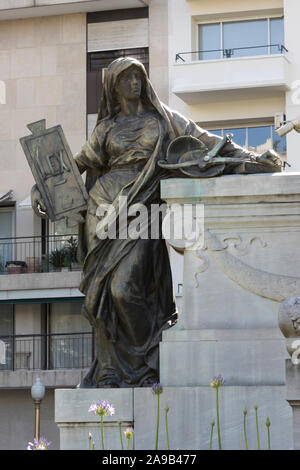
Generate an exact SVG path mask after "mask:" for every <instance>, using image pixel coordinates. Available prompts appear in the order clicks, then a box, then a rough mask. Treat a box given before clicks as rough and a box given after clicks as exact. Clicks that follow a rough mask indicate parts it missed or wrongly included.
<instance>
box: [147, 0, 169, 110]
mask: <svg viewBox="0 0 300 470" xmlns="http://www.w3.org/2000/svg"><path fill="white" fill-rule="evenodd" d="M168 17H169V14H168V0H151V2H150V3H149V71H150V73H149V75H150V80H151V82H152V84H153V86H154V89H155V91H156V93H157V94H158V96H159V98H160V100H161V101H163V102H164V103H166V104H168V102H169V67H168Z"/></svg>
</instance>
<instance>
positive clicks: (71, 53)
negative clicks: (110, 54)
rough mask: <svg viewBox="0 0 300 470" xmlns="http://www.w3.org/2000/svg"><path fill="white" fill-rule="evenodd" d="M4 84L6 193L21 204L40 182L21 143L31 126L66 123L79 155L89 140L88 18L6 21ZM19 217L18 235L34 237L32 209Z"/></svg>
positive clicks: (1, 27) (1, 59)
mask: <svg viewBox="0 0 300 470" xmlns="http://www.w3.org/2000/svg"><path fill="white" fill-rule="evenodd" d="M0 80H2V81H4V83H5V85H6V104H0V122H1V126H0V171H1V178H0V192H1V191H6V190H8V189H13V190H14V192H15V195H16V200H17V201H18V202H20V201H22V200H23V199H25V198H26V197H27V196H28V195H29V194H30V189H31V186H32V184H33V183H34V181H33V177H32V174H31V171H30V169H29V166H28V163H27V160H26V158H25V155H24V153H23V150H22V148H21V146H20V143H19V139H20V137H22V136H24V135H26V134H29V131H28V129H27V128H26V125H27V124H28V123H30V122H33V121H37V120H39V119H43V118H46V122H47V127H51V126H55V125H57V124H61V125H62V127H63V129H64V132H65V134H66V137H67V140H68V142H69V144H70V147H71V149H72V151H73V152H76V151H78V150H79V149H80V147H81V145H82V144H83V143H84V141H85V137H86V15H85V14H74V15H63V16H52V17H51V16H50V17H43V18H31V19H23V20H16V21H5V22H0ZM16 217H17V221H16V228H17V232H16V233H17V235H23V236H24V235H30V234H31V233H28V230H30V227H31V226H32V224H33V215H32V211H31V210H26V211H24V210H23V211H21V210H18V209H17V214H16ZM23 228H24V230H23ZM31 230H33V229H31Z"/></svg>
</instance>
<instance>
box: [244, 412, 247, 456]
mask: <svg viewBox="0 0 300 470" xmlns="http://www.w3.org/2000/svg"><path fill="white" fill-rule="evenodd" d="M244 438H245V447H246V450H248V443H247V433H246V415H245V414H244Z"/></svg>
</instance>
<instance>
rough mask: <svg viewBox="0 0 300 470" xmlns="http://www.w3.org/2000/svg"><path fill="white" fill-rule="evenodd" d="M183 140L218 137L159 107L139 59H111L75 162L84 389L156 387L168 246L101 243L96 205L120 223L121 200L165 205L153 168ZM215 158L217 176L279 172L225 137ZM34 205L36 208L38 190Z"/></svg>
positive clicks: (166, 317)
mask: <svg viewBox="0 0 300 470" xmlns="http://www.w3.org/2000/svg"><path fill="white" fill-rule="evenodd" d="M184 136H185V137H188V136H191V137H192V138H194V139H197V141H199V143H200V144H201V145H202V146H204V147H205V148H206V149H207V150H208V151H209V150H211V149H213V148H214V147H215V146H216V145H217V144H218V143H220V140H221V139H220V137H218V136H216V135H213V134H210V133H209V132H207V131H205V130H203V129H201V128H200V127H198V126H197V125H196V124H195V123H194V122H192V121H190V120H188V119H186V118H185V117H183V116H182V115H180V114H179V113H177V112H174V111H172V110H170V109H169V108H168V107H167V106H165V105H164V104H162V103H161V102H160V100H159V99H158V97H157V95H156V93H155V91H154V90H153V88H152V86H151V83H150V81H149V79H148V77H147V74H146V71H145V69H144V66H143V65H142V64H141V63H140V62H139V61H137V60H135V59H132V58H121V59H117V60H115V61H114V62H112V63H111V64H110V66H109V67H108V69H107V73H106V76H105V80H104V85H103V94H102V99H101V104H100V111H99V115H98V120H97V124H96V127H95V129H94V131H93V132H92V135H91V137H90V138H89V140H88V141H87V142H86V144H85V145H84V146H83V148H82V149H81V151H80V152H79V153H77V154H76V155H75V157H74V158H75V161H76V163H77V165H78V168H79V170H80V172H81V173H83V172H85V171H86V172H87V175H86V186H87V189H88V191H89V201H88V207H87V211H86V214H85V223H84V224H81V225H80V227H79V233H80V237H79V240H80V251H81V255H82V259H83V278H82V282H81V285H80V290H81V291H82V292H83V293H84V294H85V303H84V306H83V314H84V315H85V317H86V318H88V320H89V322H90V323H91V325H92V326H93V328H94V331H95V338H96V358H95V360H94V362H93V364H92V366H91V368H90V370H89V372H88V374H87V375H86V376H85V378H84V380H83V382H82V384H81V387H99V388H100V387H140V386H150V385H151V384H153V383H154V382H157V381H159V357H158V349H159V342H160V340H161V334H162V331H163V330H164V329H166V328H168V327H170V326H172V325H174V323H175V322H176V319H177V312H176V306H175V302H174V297H173V289H172V276H171V270H170V263H169V256H168V251H167V247H166V244H165V240H164V239H163V237H162V236H160V237H159V238H157V239H151V238H148V239H142V238H137V239H133V238H130V237H127V238H126V237H121V236H118V233H117V236H116V238H115V239H110V238H106V239H101V238H99V236H98V235H99V234H98V233H96V230H97V226H98V224H99V221H100V219H101V216H99V215H98V213H97V208H98V207H99V206H101V205H103V204H111V205H113V207H114V208H115V212H114V214H115V215H114V218H115V220H114V222H118V221H119V218H120V212H119V211H120V201H121V198H122V197H125V196H126V198H127V199H126V200H127V205H128V207H129V206H131V205H133V204H135V203H141V204H144V205H145V206H146V207H150V205H151V204H159V203H161V200H160V180H161V179H163V178H168V177H171V176H172V175H173V173H170V171H169V170H168V169H167V167H166V166H165V167H164V165H159V164H158V163H159V162H162V161H165V159H166V154H167V150H168V148H169V145H170V143H171V142H172V141H174V139H176V138H179V137H184ZM219 155H220V156H221V158H223V159H224V158H225V159H226V158H228V163H230V165H227V166H226V165H225V164H223V163H222V165H223V167H222V170H220V171H219V174H220V172H221V173H226V172H227V173H228V172H229V171H230V172H232V171H234V170H233V169H234V168H236V167H237V166H240V164H241V163H242V162H244V161H247V162H252V163H253V164H254V165H255V164H256V163H257V162H258V163H259V164H260V168H261V166H262V165H264V166H265V168H266V171H278V168H279V160H278V157H277V156H276V155H275V154H274V153H272V152H266V153H265V154H263V155H260V156H259V155H256V154H253V153H251V152H249V151H247V150H245V149H243V148H241V147H239V146H237V145H235V144H234V143H232V142H230V141H228V142H225V144H224V145H222V148H221V149H220V152H219ZM230 159H231V160H230ZM228 168H229V169H228ZM260 171H261V170H259V169H258V172H260ZM252 172H253V170H252ZM181 176H182V175H181ZM33 201H34V202H37V201H38V202H40V203H41V201H40V195H39V194H38V191H37V190H36V191H35V192H34V194H33ZM149 224H151V220H150V219H149ZM119 235H120V233H119Z"/></svg>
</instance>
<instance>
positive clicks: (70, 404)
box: [55, 388, 133, 424]
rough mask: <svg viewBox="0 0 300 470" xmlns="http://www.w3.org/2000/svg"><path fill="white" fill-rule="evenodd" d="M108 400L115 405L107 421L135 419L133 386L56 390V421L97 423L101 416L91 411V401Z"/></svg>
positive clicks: (106, 417) (105, 418) (105, 417)
mask: <svg viewBox="0 0 300 470" xmlns="http://www.w3.org/2000/svg"><path fill="white" fill-rule="evenodd" d="M98 400H107V401H109V402H111V403H112V404H113V405H114V407H115V414H114V415H113V416H104V421H105V422H107V423H113V422H117V421H118V419H121V420H122V421H132V420H133V389H132V388H123V389H118V388H96V389H95V388H94V389H82V388H80V389H75V390H67V389H61V390H55V422H56V423H57V424H58V423H87V422H89V423H95V422H99V416H94V415H93V413H89V412H88V410H89V407H90V405H91V403H93V402H94V401H98Z"/></svg>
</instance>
